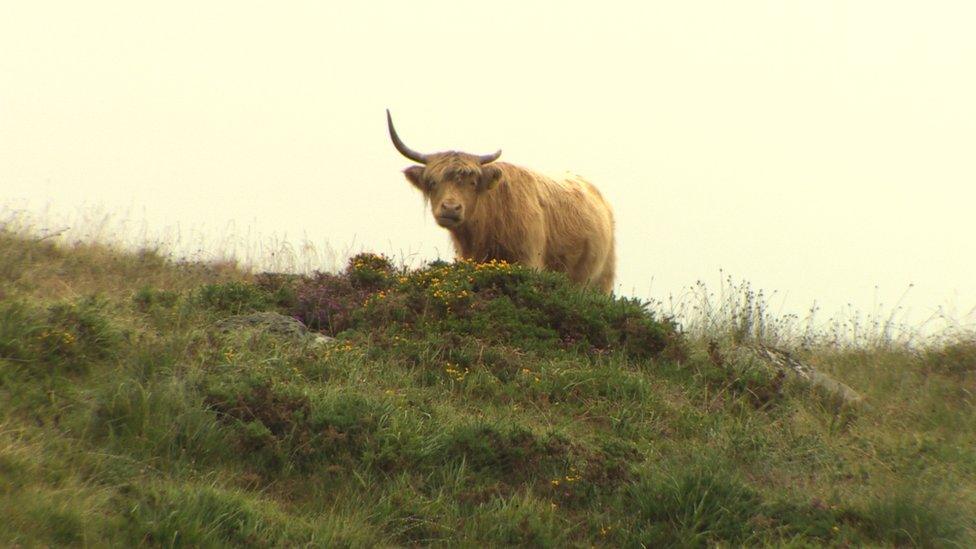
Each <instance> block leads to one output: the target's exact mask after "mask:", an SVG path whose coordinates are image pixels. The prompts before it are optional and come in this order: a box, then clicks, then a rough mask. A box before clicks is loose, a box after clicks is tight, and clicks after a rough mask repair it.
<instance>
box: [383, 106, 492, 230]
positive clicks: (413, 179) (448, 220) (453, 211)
mask: <svg viewBox="0 0 976 549" xmlns="http://www.w3.org/2000/svg"><path fill="white" fill-rule="evenodd" d="M386 121H387V124H388V125H389V127H390V139H392V140H393V146H395V147H396V149H397V150H398V151H400V154H402V155H403V156H405V157H407V158H409V159H410V160H413V161H414V162H419V163H420V164H421V165H420V166H410V167H409V168H407V169H405V170H403V173H404V175H406V176H407V181H409V182H410V183H412V184H413V186H415V187H417V188H418V189H420V191H421V192H423V193H424V196H426V197H427V199H428V200H430V210H431V213H433V214H434V219H435V220H437V224H438V225H440V226H441V227H445V228H448V229H456V228H458V227H460V226H461V225H462V224H463V223H464V222H465V220H467V219H470V218H471V216H472V215H473V214H474V212H475V211H476V210H477V207H478V198H479V197H480V196H481V195H482V194H483V193H485V192H488V191H490V190H492V189H494V188H495V186H496V185H498V180H499V179H500V178H501V175H502V171H501V169H500V168H499V167H498V166H493V165H491V162H494V161H495V160H498V157H499V156H501V154H502V151H498V152H496V153H494V154H486V155H482V156H478V155H474V154H467V153H463V152H455V151H448V152H441V153H431V154H422V153H419V152H417V151H414V150H413V149H411V148H409V147H407V146H406V145H404V144H403V141H401V140H400V137H399V136H398V135H397V133H396V130H395V129H393V118H392V117H391V116H390V111H389V110H387V111H386Z"/></svg>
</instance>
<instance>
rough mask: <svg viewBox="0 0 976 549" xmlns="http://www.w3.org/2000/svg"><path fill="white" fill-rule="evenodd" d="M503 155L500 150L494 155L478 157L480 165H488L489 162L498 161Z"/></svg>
mask: <svg viewBox="0 0 976 549" xmlns="http://www.w3.org/2000/svg"><path fill="white" fill-rule="evenodd" d="M501 155H502V150H501V149H498V150H497V151H495V152H494V153H493V154H483V155H481V156H479V157H478V163H479V164H487V163H489V162H494V161H496V160H498V157H499V156H501Z"/></svg>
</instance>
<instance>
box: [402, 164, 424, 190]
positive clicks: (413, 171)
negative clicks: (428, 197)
mask: <svg viewBox="0 0 976 549" xmlns="http://www.w3.org/2000/svg"><path fill="white" fill-rule="evenodd" d="M403 175H405V176H407V181H409V182H410V183H411V184H413V186H414V187H417V188H418V189H420V191H421V192H427V185H426V184H425V183H424V167H423V166H410V167H409V168H407V169H405V170H403Z"/></svg>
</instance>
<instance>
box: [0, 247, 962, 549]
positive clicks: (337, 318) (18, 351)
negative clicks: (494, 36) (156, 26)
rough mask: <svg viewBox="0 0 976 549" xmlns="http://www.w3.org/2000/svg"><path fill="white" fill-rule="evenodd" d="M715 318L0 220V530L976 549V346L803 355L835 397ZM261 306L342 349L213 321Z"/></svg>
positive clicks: (329, 540) (549, 283) (829, 349)
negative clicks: (844, 387)
mask: <svg viewBox="0 0 976 549" xmlns="http://www.w3.org/2000/svg"><path fill="white" fill-rule="evenodd" d="M754 299H755V296H748V300H749V303H748V305H749V307H748V309H749V310H751V311H753V313H754V312H755V311H756V310H758V309H757V308H756V306H755V305H754ZM727 309H728V310H731V311H740V312H739V313H735V314H731V315H727V317H726V320H727V322H726V323H725V324H723V323H722V322H721V319H720V318H719V319H717V317H716V316H715V315H714V314H713V316H712V317H710V318H709V319H708V324H707V328H706V329H699V330H697V331H695V332H694V333H690V334H686V335H682V334H681V333H680V332H679V330H678V329H677V327H676V325H675V324H674V323H673V322H671V321H670V320H669V319H667V318H663V317H661V316H659V315H655V314H654V313H652V312H651V311H650V310H649V309H648V308H646V307H644V306H643V305H642V304H641V303H639V302H636V301H633V300H625V299H612V298H608V297H606V296H602V295H598V294H592V293H587V292H581V291H579V290H577V289H575V288H573V287H571V286H570V285H568V284H567V283H566V281H565V279H563V278H562V277H561V276H559V275H554V274H550V273H541V274H540V273H533V272H531V271H528V270H525V269H522V268H519V267H516V266H511V265H505V264H499V263H496V264H491V265H474V264H469V263H460V264H443V263H437V264H433V265H431V266H428V267H425V268H422V269H419V270H414V271H407V270H404V269H400V268H397V267H395V266H393V265H391V264H390V263H389V262H388V261H386V260H385V259H384V258H381V257H377V256H370V255H361V256H357V257H356V258H354V259H353V260H352V261H351V262H350V264H349V266H348V267H347V268H346V270H345V271H343V272H341V273H336V274H328V275H326V274H321V275H315V276H309V277H297V276H286V275H258V276H255V275H251V274H249V273H246V272H243V271H241V270H238V269H236V268H234V267H233V266H232V265H219V266H214V265H202V264H195V263H174V262H171V261H167V260H164V259H162V258H160V257H159V256H157V255H155V254H153V253H151V252H143V253H137V254H133V253H124V252H120V251H116V250H113V249H111V248H108V247H102V246H98V245H95V244H86V245H77V246H59V245H55V244H52V243H50V242H46V241H36V240H34V239H31V238H29V237H27V236H25V235H21V234H14V233H11V232H0V516H2V517H3V520H0V545H3V546H18V545H20V546H108V545H113V546H130V545H147V546H165V547H178V546H191V547H199V546H205V547H206V546H227V547H232V546H233V547H236V546H242V545H246V546H326V547H374V546H404V545H429V544H447V545H460V546H472V545H488V546H499V545H531V546H548V547H572V546H578V547H589V546H594V545H596V546H608V547H641V546H647V547H669V546H675V547H704V546H713V545H724V546H741V545H777V546H795V547H808V546H862V545H868V546H906V545H907V546H923V547H946V546H949V547H952V546H956V547H969V546H972V545H973V544H974V543H976V525H974V522H973V520H974V519H973V517H976V406H974V404H976V402H974V393H976V339H974V338H973V337H972V336H971V335H970V336H960V337H957V338H955V339H952V340H951V341H948V342H945V343H941V344H937V345H930V346H928V347H924V348H910V347H908V346H904V345H897V344H886V345H879V346H859V347H850V346H838V345H823V344H822V345H806V346H805V347H804V348H803V349H801V350H800V351H798V352H799V354H800V356H801V358H802V359H803V360H805V361H806V362H809V363H810V364H813V365H815V366H816V367H818V368H819V369H821V370H822V371H824V372H826V373H829V374H830V375H832V376H834V377H836V378H837V379H839V380H841V381H843V382H844V383H846V384H848V385H850V386H851V387H852V388H854V389H855V390H857V391H858V392H859V393H861V394H862V395H864V396H865V398H866V402H867V403H868V405H867V406H862V407H856V408H850V407H844V406H840V405H838V403H837V402H835V401H833V400H831V399H830V398H828V397H826V396H825V395H823V394H820V393H818V392H817V391H816V390H814V389H811V388H810V387H807V386H805V385H803V384H802V383H799V382H795V381H790V380H782V379H779V378H777V377H774V376H770V375H768V372H763V371H758V370H755V369H754V368H752V367H751V366H750V365H749V364H732V365H724V366H723V365H722V364H719V363H717V361H714V360H711V359H710V358H709V357H710V351H709V345H708V343H709V341H716V342H718V344H719V346H720V347H721V348H722V349H724V348H725V346H727V345H729V344H730V343H729V342H732V341H741V340H743V339H744V338H747V337H752V338H756V339H762V336H763V332H762V331H761V330H758V329H757V328H756V326H757V325H758V324H757V322H756V317H755V315H754V314H753V313H750V316H748V321H746V320H745V319H746V315H743V314H742V313H741V310H742V309H743V308H742V307H737V306H735V304H732V305H729V306H728V307H727ZM265 310H266V311H278V312H282V313H285V314H290V315H294V316H297V317H299V318H302V319H303V320H304V321H306V322H307V323H308V324H309V325H311V326H313V327H315V328H316V329H318V330H321V331H323V332H325V333H326V334H328V335H331V336H334V337H336V338H337V340H336V342H335V343H334V344H332V345H330V346H318V347H317V346H314V345H310V344H305V343H301V342H297V341H295V340H289V339H287V338H286V337H284V336H277V335H274V334H268V333H259V332H253V331H244V332H240V333H225V332H221V331H220V330H218V329H216V328H215V327H214V325H215V323H216V322H217V321H218V320H220V319H222V318H225V317H227V316H229V315H232V314H237V313H248V312H253V311H265ZM763 325H764V326H766V328H764V330H767V332H768V330H769V329H770V328H769V326H775V324H769V323H766V322H765V321H764V323H763ZM702 326H705V324H702ZM713 352H714V347H713Z"/></svg>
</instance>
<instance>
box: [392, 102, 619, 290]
mask: <svg viewBox="0 0 976 549" xmlns="http://www.w3.org/2000/svg"><path fill="white" fill-rule="evenodd" d="M386 120H387V124H388V126H389V129H390V138H391V139H392V140H393V145H394V146H395V147H396V149H397V150H398V151H400V154H402V155H403V156H405V157H407V158H409V159H410V160H413V161H414V162H418V163H419V164H420V165H419V166H410V167H409V168H407V169H405V170H404V172H403V173H404V175H406V177H407V180H408V181H409V182H410V183H411V184H413V186H415V187H417V189H419V190H420V191H421V192H422V193H424V196H425V197H426V198H427V199H428V200H429V201H430V208H431V213H432V214H433V215H434V219H435V220H436V221H437V224H438V225H440V226H441V227H444V228H445V229H447V230H448V231H449V232H450V234H451V240H452V241H453V243H454V250H455V252H456V254H457V256H458V257H459V258H462V259H467V260H471V261H477V262H485V261H489V260H492V259H497V260H504V261H508V262H511V263H520V264H522V265H527V266H529V267H532V268H535V269H547V270H550V271H558V272H563V273H566V274H567V275H568V276H569V278H570V280H572V281H573V282H575V283H576V284H579V285H581V286H588V287H592V288H596V289H599V290H601V291H603V292H606V293H610V292H611V291H612V290H613V276H614V263H615V258H614V236H613V230H614V221H613V212H612V211H611V209H610V205H609V204H607V202H606V200H604V199H603V196H602V195H601V194H600V192H599V191H598V190H597V189H596V187H594V186H593V185H591V184H590V183H589V182H587V181H585V180H584V179H582V178H580V177H577V176H568V177H564V178H559V179H553V178H549V177H546V176H544V175H541V174H538V173H535V172H533V171H530V170H527V169H525V168H521V167H519V166H515V165H512V164H508V163H505V162H496V160H498V157H499V156H501V154H502V151H500V150H499V151H498V152H496V153H494V154H487V155H482V156H477V155H473V154H468V153H463V152H456V151H447V152H439V153H430V154H423V153H419V152H417V151H414V150H412V149H410V148H409V147H407V146H406V145H405V144H404V143H403V141H401V140H400V137H399V136H398V135H397V133H396V130H395V129H394V128H393V118H392V117H391V116H390V111H389V110H387V111H386Z"/></svg>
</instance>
